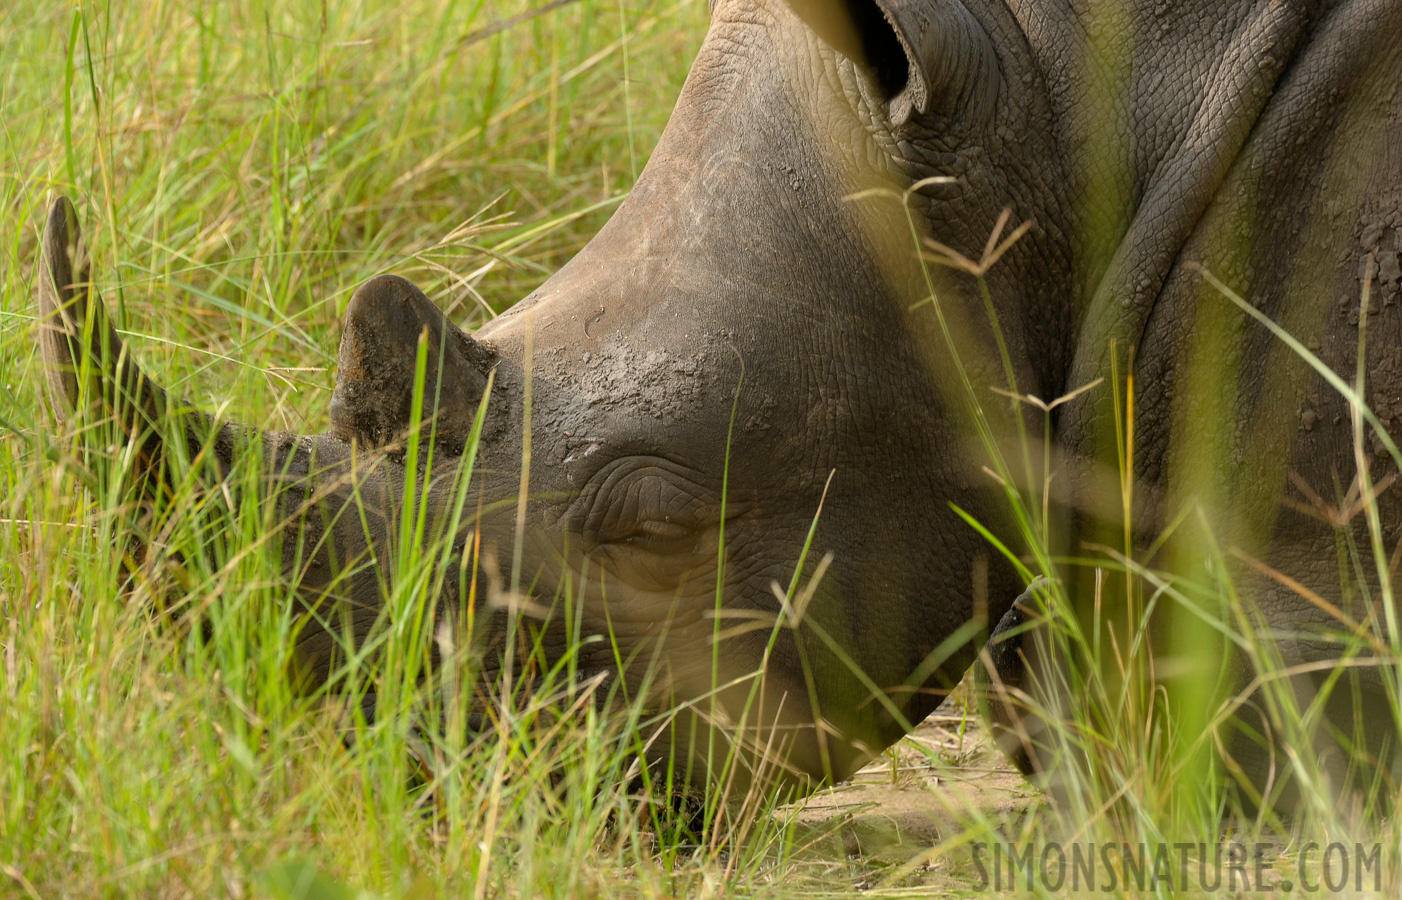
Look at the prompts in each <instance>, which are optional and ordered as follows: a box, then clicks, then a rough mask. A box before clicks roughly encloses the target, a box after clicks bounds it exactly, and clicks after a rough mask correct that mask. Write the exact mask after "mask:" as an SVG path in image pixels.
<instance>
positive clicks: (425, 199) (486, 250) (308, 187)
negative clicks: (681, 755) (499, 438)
mask: <svg viewBox="0 0 1402 900" xmlns="http://www.w3.org/2000/svg"><path fill="white" fill-rule="evenodd" d="M705 21H706V8H705V4H704V3H702V2H695V0H681V2H669V0H663V2H643V3H637V4H632V3H622V4H620V3H609V2H596V0H578V2H574V3H560V4H546V5H543V6H541V5H531V4H526V3H517V2H514V0H512V2H505V3H492V4H483V3H467V4H459V3H451V2H440V0H423V2H410V3H358V4H349V5H335V4H321V5H316V4H313V5H298V4H292V5H288V4H273V3H265V2H261V0H249V2H236V3H221V4H214V5H208V4H186V3H155V4H120V3H98V4H88V5H84V6H82V7H63V6H59V7H55V6H53V5H51V4H42V3H29V2H21V3H19V4H12V5H10V6H8V7H6V9H5V10H4V11H3V12H0V43H3V46H5V47H6V49H7V51H8V52H7V54H6V61H5V62H4V63H3V67H4V68H3V78H0V106H3V108H4V110H5V136H4V141H3V149H0V199H3V203H0V234H4V235H5V238H4V241H5V244H4V250H3V257H4V266H3V269H2V270H0V272H3V274H0V279H3V281H2V282H0V283H2V284H3V307H0V366H3V371H4V372H5V375H4V377H3V378H0V392H3V393H2V394H0V426H3V427H0V671H3V677H0V757H3V760H4V762H3V763H0V885H3V887H0V894H3V895H5V896H9V895H11V894H17V895H21V896H43V897H48V896H94V895H102V896H111V895H137V896H152V895H154V896H176V895H181V896H184V895H194V896H209V895H213V894H227V895H230V896H270V897H334V896H354V895H360V896H386V897H398V896H436V895H461V896H474V897H483V896H489V895H490V896H503V895H505V896H517V895H521V896H526V895H535V896H568V897H575V896H616V895H636V896H656V895H669V896H671V895H676V894H705V893H707V892H719V891H722V890H724V889H725V886H726V885H728V884H731V883H734V882H737V881H739V880H744V881H745V883H746V884H747V885H748V888H747V889H748V890H751V891H759V892H763V891H764V890H765V888H764V886H765V885H766V884H767V883H769V881H768V879H769V878H770V874H771V873H772V871H773V866H774V864H775V861H776V860H779V859H781V858H782V857H783V853H784V850H783V848H784V846H785V844H784V841H785V837H784V834H785V832H784V829H783V827H782V826H780V827H778V828H777V829H776V828H774V827H769V826H767V825H764V824H763V823H764V821H767V820H764V818H763V816H762V815H761V816H760V817H759V818H760V822H761V824H760V826H759V827H753V828H749V829H748V830H747V831H746V834H747V835H749V836H748V837H747V838H746V839H744V840H739V839H734V838H731V837H724V836H721V837H716V836H712V837H711V838H709V839H708V840H707V842H704V843H697V837H696V833H695V832H694V831H693V829H692V823H691V822H690V820H689V819H687V818H686V817H685V816H679V815H677V814H676V810H674V809H673V808H672V807H671V806H669V805H668V804H667V803H666V802H664V801H663V800H660V799H657V798H660V797H664V796H665V793H666V792H665V790H663V789H661V788H659V789H657V790H654V791H652V792H649V791H647V790H639V789H638V784H639V777H640V772H645V770H642V769H641V768H640V762H639V761H640V759H641V754H642V752H643V749H644V748H643V747H642V746H641V738H640V735H643V734H645V733H647V729H648V727H649V723H648V722H645V721H643V716H644V712H643V710H642V709H641V707H640V706H638V704H637V703H633V702H629V701H627V700H626V699H624V698H613V699H612V701H610V698H608V697H606V696H601V695H603V694H606V693H607V692H608V691H609V690H611V689H612V688H611V687H610V686H608V685H604V684H602V683H601V682H599V681H587V680H581V679H579V678H577V677H576V674H577V672H576V666H575V661H576V655H575V654H574V653H565V654H563V655H561V654H558V653H556V654H553V655H551V656H550V657H549V658H547V656H546V655H545V654H544V652H543V651H542V649H541V647H540V646H539V638H538V637H537V636H536V635H535V634H534V633H531V632H526V631H524V630H519V631H513V632H512V633H511V634H509V635H508V638H507V642H508V649H509V651H510V652H509V653H508V658H509V659H511V660H512V663H511V667H514V669H515V676H514V677H506V676H505V675H504V674H503V673H502V672H500V671H496V670H497V669H499V668H500V667H498V666H496V664H495V663H494V662H490V661H489V660H490V659H491V657H488V656H487V655H486V654H485V653H484V652H483V650H484V648H482V647H480V646H478V645H477V644H476V643H474V641H473V639H472V635H473V634H474V633H478V632H480V629H477V630H476V631H474V625H475V623H474V622H473V621H472V618H473V616H474V615H481V616H487V615H490V614H492V612H493V611H494V609H496V607H495V606H494V605H493V604H496V605H497V606H500V605H502V604H509V603H510V602H512V600H511V597H512V594H511V591H510V590H508V589H507V588H505V587H502V588H501V589H500V590H498V591H496V592H495V594H494V595H493V596H481V597H475V596H474V597H473V603H472V604H469V605H468V606H467V607H466V609H465V610H464V611H463V612H462V614H456V613H455V614H452V615H449V614H448V612H447V611H445V610H444V609H442V608H439V607H438V605H437V604H436V603H435V602H434V601H432V600H430V599H429V598H436V597H439V596H442V595H443V593H444V586H445V585H446V584H448V583H449V582H450V580H451V581H452V582H454V583H456V584H458V585H459V586H461V587H464V588H466V586H467V585H469V584H475V583H476V582H475V579H474V577H473V576H474V574H475V573H473V572H472V571H470V570H471V568H472V567H474V566H476V565H477V555H476V552H475V548H468V550H467V551H466V552H462V551H463V548H462V547H460V546H455V545H453V544H452V541H453V540H455V539H456V538H455V537H453V536H456V535H458V534H459V532H461V531H463V530H466V529H465V524H464V523H470V522H471V521H472V518H473V516H474V515H475V514H476V512H477V510H476V508H475V506H474V503H475V502H476V501H475V495H472V494H471V492H470V490H469V485H471V484H474V482H473V480H472V475H473V466H474V459H473V455H472V453H471V447H469V452H467V453H465V454H464V456H463V457H462V459H461V460H459V461H458V462H457V464H456V466H455V467H453V466H450V467H449V469H448V471H449V472H450V473H451V480H452V485H453V488H452V494H453V499H454V502H453V503H452V504H450V505H449V506H450V515H449V516H448V517H447V518H446V519H434V518H432V517H429V516H427V515H426V513H425V510H426V508H427V507H426V505H425V504H424V503H423V502H422V501H423V496H424V495H423V492H424V490H425V489H426V485H425V484H424V483H423V481H422V480H419V479H418V477H417V476H416V475H414V473H416V472H419V471H421V470H427V469H429V468H434V467H433V466H432V465H431V463H432V462H433V460H431V459H430V458H429V455H430V454H431V453H432V446H433V442H432V435H431V428H432V425H431V423H416V425H418V426H420V427H418V428H416V429H415V431H414V435H415V437H414V439H413V440H411V441H410V444H409V447H408V448H407V454H408V455H410V456H414V455H420V456H421V458H419V459H415V460H412V461H411V462H412V463H413V464H411V465H409V466H408V467H407V469H406V471H407V472H409V473H410V475H409V477H407V478H406V479H405V483H404V484H402V485H401V486H400V487H402V491H401V492H400V493H399V494H398V496H397V497H396V498H395V502H396V504H397V508H398V510H399V515H398V517H397V518H396V520H395V528H396V530H395V533H394V534H393V535H392V537H391V541H390V544H391V546H392V548H393V552H392V554H391V558H389V559H385V560H379V561H377V562H378V563H379V564H380V566H381V569H382V574H383V576H384V588H385V599H384V607H383V609H382V610H381V611H380V613H379V614H378V615H377V616H376V619H375V622H374V625H373V627H371V628H370V629H369V631H368V635H367V636H365V637H364V638H363V639H361V640H360V641H356V642H352V641H349V640H348V639H347V635H346V634H344V633H343V632H341V631H338V629H340V628H341V627H342V625H341V624H340V623H341V622H342V621H343V620H341V619H340V618H339V617H338V616H337V615H336V614H334V613H332V612H326V613H322V614H318V615H314V614H308V613H307V612H306V611H305V609H306V608H305V605H302V604H299V603H298V602H297V598H296V597H294V596H293V593H292V591H291V589H290V587H289V586H288V582H287V579H286V578H284V577H283V567H284V566H286V565H292V566H294V567H295V566H296V565H297V564H298V563H299V561H303V560H305V559H308V558H310V556H311V555H312V554H313V553H314V552H315V551H316V549H317V548H316V547H315V546H314V545H313V541H312V539H309V538H308V539H303V541H302V542H300V543H299V542H297V541H292V542H291V543H284V535H285V534H287V533H288V532H286V531H285V530H283V529H281V528H280V527H279V526H280V525H281V524H283V522H284V521H285V519H286V517H287V516H288V515H289V514H293V513H295V512H296V511H297V510H298V509H300V508H301V506H300V504H302V503H303V502H304V501H305V500H306V499H307V498H304V497H297V496H291V495H289V494H283V495H281V496H280V495H279V494H278V492H277V491H276V490H273V491H272V492H271V493H270V491H269V488H268V485H270V484H272V485H276V484H277V483H278V480H279V479H278V473H277V472H272V471H263V469H264V468H265V467H266V465H267V464H265V463H264V462H262V461H260V460H259V459H257V454H242V455H240V456H239V457H238V461H237V463H236V466H235V468H234V470H233V471H231V472H229V473H227V476H226V477H225V478H223V479H222V480H211V479H208V478H205V477H203V476H204V475H205V474H207V466H208V465H209V464H210V461H209V460H207V459H206V460H202V459H183V458H180V459H172V460H171V462H172V464H171V465H170V466H169V467H168V470H167V471H164V472H161V473H155V474H156V475H164V476H166V477H165V479H164V480H163V481H162V480H160V479H157V480H156V481H149V480H148V481H144V480H143V479H146V478H147V476H149V475H151V474H152V473H149V472H146V471H144V470H143V469H142V465H143V464H142V460H141V457H140V454H139V453H138V452H137V450H138V449H139V448H138V446H137V445H138V442H136V441H131V440H127V439H126V438H125V436H123V435H120V434H107V435H106V436H105V437H104V436H103V435H102V429H103V428H104V427H106V426H105V425H104V423H103V422H101V421H87V420H85V419H84V418H83V417H78V419H77V420H75V421H71V422H69V423H67V424H66V425H65V426H64V427H61V428H56V427H55V421H54V419H53V417H52V415H51V414H50V412H49V409H50V406H49V403H48V400H47V399H46V398H45V396H44V390H43V384H44V377H43V369H42V360H41V359H40V358H39V354H38V349H37V344H36V342H35V340H34V334H35V331H34V329H35V323H34V300H33V298H34V296H35V289H36V282H35V279H36V278H37V277H38V273H37V271H36V266H35V262H36V260H37V259H38V256H39V247H38V238H39V233H40V230H41V228H42V224H43V217H44V211H45V210H46V208H47V206H48V203H49V201H50V200H51V198H52V197H53V196H54V195H57V194H65V195H69V196H72V197H73V198H74V199H75V201H76V203H77V205H78V207H79V209H80V210H81V214H82V218H83V220H84V225H85V238H86V240H87V242H88V246H89V249H90V252H91V257H92V259H93V260H94V262H95V265H94V276H95V281H96V285H95V286H96V288H97V290H98V291H100V293H101V294H102V296H103V298H104V299H105V301H106V303H107V307H108V309H109V310H110V311H111V312H112V313H113V315H114V317H115V320H116V325H117V327H118V329H119V331H120V333H121V335H122V337H123V340H124V342H125V343H126V344H127V346H128V348H129V349H130V351H131V352H132V353H133V354H134V355H135V356H136V357H137V358H139V359H140V360H141V363H142V365H143V366H144V367H145V368H146V370H147V371H148V372H150V373H151V374H152V375H153V377H154V379H155V380H156V381H158V382H159V383H161V384H162V385H164V386H165V387H166V388H167V389H169V390H170V392H171V395H172V396H173V397H183V398H186V399H187V400H188V401H189V402H190V404H191V405H192V406H194V407H197V408H200V409H203V410H207V411H211V412H215V413H216V414H217V415H218V416H219V417H220V418H222V419H226V420H241V421H247V422H250V423H252V424H253V425H254V426H255V427H258V428H279V429H289V430H293V431H299V432H304V433H306V432H315V431H321V430H323V425H322V421H323V419H322V417H323V415H324V413H323V412H322V411H323V410H324V409H325V407H326V402H327V400H328V399H329V390H330V388H331V378H330V372H329V367H330V365H331V363H332V360H333V356H332V353H333V352H334V348H335V346H336V341H337V339H338V337H339V330H340V328H339V321H340V313H341V311H342V310H343V308H344V306H345V303H346V302H347V300H348V298H349V295H350V292H351V291H352V290H353V289H354V288H355V287H356V286H357V285H358V284H360V283H361V282H363V281H364V280H365V279H367V278H368V277H370V276H372V275H374V274H377V273H379V272H383V271H393V272H395V273H397V274H403V275H405V276H406V277H409V278H411V279H413V280H414V281H416V282H417V283H419V284H420V285H422V286H423V287H424V289H425V290H426V291H427V292H428V293H429V294H431V295H433V296H436V297H438V298H441V302H442V303H443V304H444V305H445V306H446V307H447V312H448V314H449V315H450V316H451V317H453V318H454V319H455V320H456V321H458V322H461V323H464V324H465V325H467V326H468V327H472V326H474V325H475V324H480V323H481V322H482V321H484V320H485V319H486V318H488V317H490V316H492V315H494V314H495V313H496V312H497V311H499V310H500V309H502V308H504V307H505V306H507V305H509V304H510V303H511V302H514V300H516V299H518V298H519V297H520V296H523V295H524V294H526V293H528V292H529V291H530V290H531V289H532V288H533V287H534V286H535V285H537V284H538V283H539V282H540V281H542V280H543V279H544V277H545V276H546V275H548V274H549V273H550V272H552V271H553V270H554V269H555V268H557V267H558V266H559V265H560V264H561V263H562V262H563V261H564V260H565V259H567V258H568V257H569V256H570V255H571V254H573V252H575V251H576V250H577V249H578V248H579V247H580V246H581V245H582V244H583V242H584V240H586V239H587V237H588V236H589V235H590V234H592V232H593V231H594V230H596V229H597V227H598V226H599V225H600V224H601V223H602V221H603V220H604V219H605V218H606V217H607V216H608V214H609V213H610V212H611V211H612V209H613V208H614V207H615V206H616V205H617V203H618V202H619V201H620V200H621V199H622V197H623V196H625V195H626V193H627V190H628V188H629V187H630V186H631V184H632V181H633V179H634V178H635V176H636V174H637V169H638V168H639V167H640V164H641V160H642V159H645V158H646V154H647V151H648V149H649V148H650V147H651V145H652V143H653V142H654V141H655V139H656V136H657V134H658V133H659V132H660V129H661V126H662V124H663V123H664V121H665V117H666V114H667V111H668V110H669V109H670V106H671V103H672V101H673V100H674V98H675V96H676V93H677V92H678V90H679V88H680V83H681V80H682V78H683V77H684V75H685V62H686V61H688V60H689V59H690V58H691V56H692V53H693V51H694V48H695V46H696V45H697V44H698V43H699V40H700V37H701V35H702V33H703V31H704V26H705ZM640 71H646V72H648V73H649V75H648V77H647V78H646V79H637V78H636V77H631V78H630V77H629V74H628V73H630V72H632V73H634V74H635V75H636V73H637V72H640ZM508 185H509V186H510V190H508V188H507V186H508ZM423 359H424V357H423V356H422V355H421V356H420V371H421V372H422V365H423ZM420 384H421V385H422V379H421V380H420ZM420 389H422V388H420ZM172 421H174V417H172ZM107 424H108V425H110V423H107ZM167 424H168V425H169V424H170V423H167ZM425 426H426V427H425ZM172 427H174V426H172ZM165 437H166V438H167V440H166V441H165V444H164V446H165V447H167V448H168V450H169V451H170V453H171V454H172V455H179V453H180V450H181V448H182V447H183V446H184V442H183V440H181V439H180V435H179V434H177V433H175V432H172V433H170V434H167V435H165ZM84 448H87V449H84ZM420 462H421V463H423V466H422V467H421V466H419V465H418V463H420ZM440 462H441V461H440ZM435 471H442V466H441V465H439V466H437V467H436V468H435ZM216 483H217V484H218V487H217V488H215V489H210V488H209V487H208V485H210V484H216ZM143 484H145V485H146V488H147V490H145V491H144V492H143V490H142V485H143ZM152 485H157V486H156V487H155V488H152ZM459 561H461V563H462V565H463V566H466V567H468V570H469V571H464V570H463V569H462V568H460V567H459V565H458V563H459ZM562 590H564V591H565V593H563V594H562V596H561V597H559V598H547V599H554V600H555V601H556V606H557V608H559V609H562V610H568V609H569V606H570V602H571V599H572V598H571V597H570V596H568V589H567V588H566V589H562ZM463 593H464V594H470V593H471V591H470V590H464V591H463ZM317 629H327V630H329V631H330V632H332V639H333V641H334V642H336V643H337V644H338V645H339V647H340V651H339V652H338V653H337V654H334V655H333V660H334V662H333V664H332V666H331V669H330V671H329V672H326V673H323V674H324V675H325V676H326V677H325V685H324V686H323V687H321V688H313V687H312V686H313V685H315V684H317V682H316V681H315V680H309V679H308V678H306V677H303V676H304V674H305V673H299V670H298V662H297V658H296V655H295V654H294V648H295V647H296V646H297V645H298V642H299V640H303V639H305V638H306V637H307V636H308V635H309V634H311V633H312V632H313V631H315V630H317ZM649 715H655V713H649Z"/></svg>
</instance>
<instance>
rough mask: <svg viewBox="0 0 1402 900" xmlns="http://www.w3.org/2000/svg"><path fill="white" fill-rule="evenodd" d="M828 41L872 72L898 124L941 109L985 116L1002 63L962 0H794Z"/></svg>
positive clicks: (995, 91) (995, 92)
mask: <svg viewBox="0 0 1402 900" xmlns="http://www.w3.org/2000/svg"><path fill="white" fill-rule="evenodd" d="M788 2H789V5H790V6H791V7H792V8H793V10H794V12H795V13H797V15H798V17H799V18H800V19H802V20H803V21H804V23H805V24H806V25H808V27H809V28H811V29H813V33H814V34H816V35H817V36H818V37H819V38H820V39H821V40H822V41H823V42H824V43H826V44H827V45H828V46H830V47H832V48H833V49H834V50H836V51H837V52H838V53H841V54H842V55H843V56H846V57H847V58H848V59H851V60H853V61H854V62H856V63H857V64H858V65H859V66H861V67H863V68H864V69H866V70H867V72H868V73H869V74H870V76H871V78H872V82H873V85H874V86H875V87H876V89H877V91H878V93H879V99H880V100H881V102H883V103H885V104H886V106H887V108H888V110H889V112H890V116H891V124H893V125H895V126H897V127H899V126H901V125H903V124H905V123H906V122H907V121H908V120H909V119H910V118H911V117H912V116H914V115H917V114H923V113H928V112H931V111H932V110H934V109H939V110H940V111H942V112H943V113H945V114H948V115H951V116H961V115H962V116H969V117H971V118H973V119H975V120H982V119H984V118H986V117H987V116H988V115H989V114H990V112H991V111H992V107H993V103H994V101H995V100H996V98H997V95H998V84H999V78H998V61H997V53H996V52H995V51H994V49H993V45H992V42H991V41H989V39H988V35H987V34H986V33H985V32H984V30H983V28H982V26H980V25H979V23H978V21H977V20H976V19H975V18H974V17H973V16H972V15H971V14H970V13H969V11H968V10H967V9H966V8H965V7H964V5H963V4H962V3H961V2H959V0H788Z"/></svg>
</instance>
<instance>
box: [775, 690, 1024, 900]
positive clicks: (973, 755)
mask: <svg viewBox="0 0 1402 900" xmlns="http://www.w3.org/2000/svg"><path fill="white" fill-rule="evenodd" d="M1039 802H1041V794H1040V793H1039V792H1038V791H1037V789H1036V788H1034V787H1032V786H1031V785H1030V784H1028V783H1027V781H1026V779H1024V778H1023V777H1022V775H1021V774H1020V773H1019V772H1018V771H1017V770H1016V769H1014V768H1013V767H1012V766H1011V765H1010V764H1008V762H1007V761H1006V760H1005V759H1004V758H1003V756H1002V754H1001V753H999V752H998V750H997V748H996V747H994V746H993V744H992V741H991V740H990V739H989V737H988V734H987V732H986V730H985V729H984V728H983V724H982V722H981V721H980V720H979V717H978V715H977V714H976V713H975V712H973V711H970V712H969V713H968V714H967V715H965V714H964V713H963V712H962V710H961V708H960V704H959V702H958V698H957V697H956V698H951V701H950V702H949V703H946V704H945V705H944V706H942V707H941V708H940V709H939V710H936V711H935V713H933V714H932V715H931V716H930V717H929V718H928V719H926V720H925V721H924V722H922V723H921V724H920V726H919V727H918V728H916V730H915V731H913V732H912V733H911V734H909V735H907V736H906V738H905V739H904V740H902V741H901V742H900V743H898V744H897V745H896V746H895V747H893V748H892V749H891V750H889V751H887V752H886V753H884V754H882V755H881V756H880V757H878V758H877V759H876V760H874V761H873V762H872V763H871V764H870V765H868V766H867V767H866V768H864V769H862V770H861V771H860V772H858V773H857V775H856V777H855V778H853V779H852V780H851V781H850V782H847V783H845V784H841V785H838V786H836V787H834V788H830V789H828V790H826V791H823V792H821V793H819V794H817V795H816V796H814V797H812V798H810V799H809V800H808V801H807V802H806V803H805V804H804V805H803V807H802V809H801V810H800V811H799V813H798V822H799V834H798V845H799V848H800V849H799V854H798V855H799V856H800V858H802V859H805V860H811V861H812V865H813V866H815V867H816V868H818V869H822V868H824V867H826V869H827V870H828V871H827V872H826V873H824V874H825V875H826V877H827V878H830V879H831V885H832V890H833V892H834V893H835V894H841V893H848V892H850V891H852V890H853V889H856V890H861V891H867V892H871V893H869V894H868V896H929V895H930V894H931V893H945V892H950V893H953V894H964V893H966V892H969V891H973V890H977V889H978V887H979V878H978V874H977V870H976V869H975V868H974V867H973V865H972V864H971V863H970V854H969V851H968V850H966V849H960V848H959V844H960V841H961V836H967V834H968V833H969V830H970V823H972V822H976V821H983V822H993V823H998V824H1000V825H1002V826H1004V827H1006V826H1007V825H1009V824H1011V823H1012V822H1013V820H1015V819H1018V818H1020V817H1021V816H1023V815H1025V814H1026V813H1027V812H1028V810H1029V809H1030V808H1032V807H1034V806H1035V805H1037V804H1038V803H1039ZM936 847H939V848H940V852H938V853H936V852H935V848H936ZM839 861H840V862H839ZM811 874H819V873H818V872H814V873H811Z"/></svg>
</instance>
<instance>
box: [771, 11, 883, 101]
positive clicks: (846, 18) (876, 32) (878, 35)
mask: <svg viewBox="0 0 1402 900" xmlns="http://www.w3.org/2000/svg"><path fill="white" fill-rule="evenodd" d="M791 5H792V6H793V9H794V11H795V12H796V13H798V16H799V18H801V19H802V20H803V21H804V23H805V24H806V25H808V27H809V28H811V29H813V33H814V34H816V35H818V37H819V38H821V39H822V41H823V43H825V44H827V45H828V46H829V47H832V48H833V49H834V50H836V51H837V52H838V53H841V54H842V55H843V56H845V57H847V58H848V59H850V60H852V61H853V62H855V63H857V64H858V65H860V66H864V67H865V68H867V69H868V70H869V71H870V72H871V74H872V76H873V80H874V81H875V83H876V85H877V87H879V88H880V90H881V99H882V101H883V102H885V103H890V102H891V100H892V99H894V98H895V97H896V95H898V94H899V93H900V92H901V91H902V90H904V89H905V86H906V84H907V83H908V82H909V81H910V58H909V55H908V54H907V52H906V48H905V47H904V46H903V45H902V44H901V39H900V37H899V36H898V35H897V34H896V29H895V28H894V27H893V26H892V25H891V23H890V22H889V21H888V20H887V19H886V15H885V13H883V12H882V11H881V7H880V6H878V5H877V4H876V0H791Z"/></svg>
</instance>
